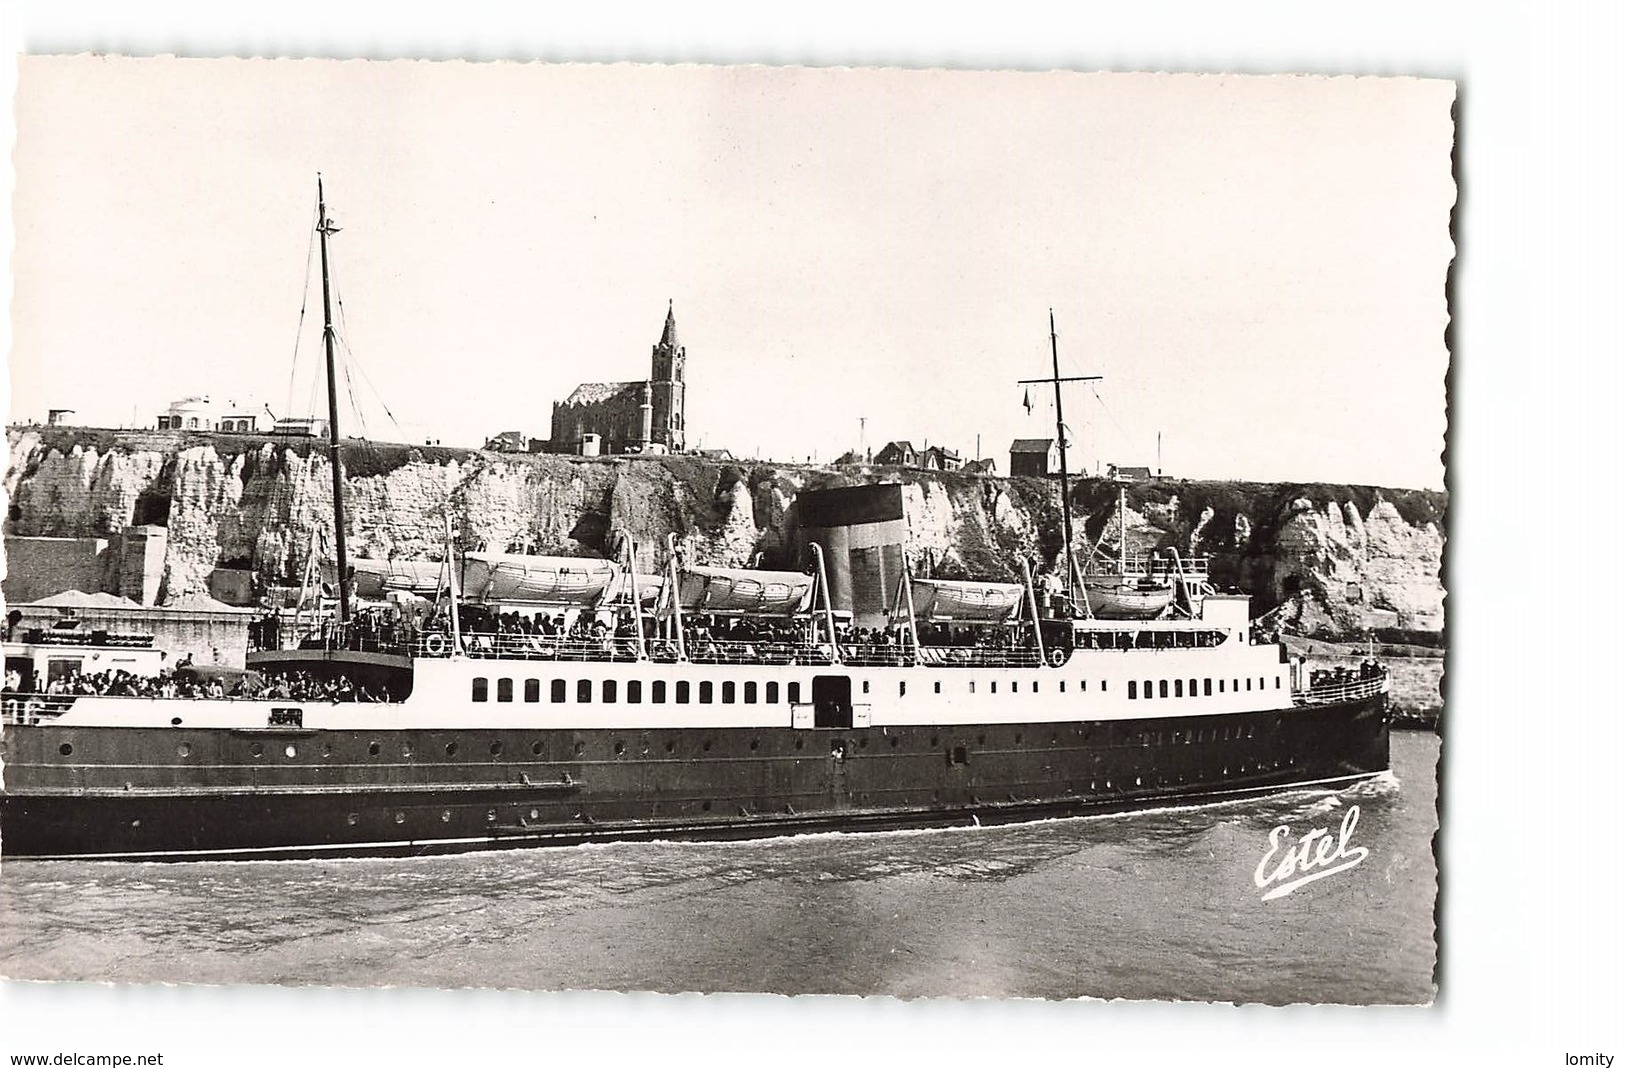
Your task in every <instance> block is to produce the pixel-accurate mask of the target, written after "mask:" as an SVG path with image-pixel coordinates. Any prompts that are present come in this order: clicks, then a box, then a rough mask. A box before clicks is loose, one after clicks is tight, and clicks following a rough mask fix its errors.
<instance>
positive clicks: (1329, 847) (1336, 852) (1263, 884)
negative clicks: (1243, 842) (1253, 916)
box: [1253, 805, 1371, 901]
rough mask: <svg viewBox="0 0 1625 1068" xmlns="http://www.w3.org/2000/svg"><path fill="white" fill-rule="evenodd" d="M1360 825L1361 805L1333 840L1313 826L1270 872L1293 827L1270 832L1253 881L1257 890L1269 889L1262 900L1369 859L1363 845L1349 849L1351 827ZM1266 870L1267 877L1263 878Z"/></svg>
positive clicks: (1346, 818)
mask: <svg viewBox="0 0 1625 1068" xmlns="http://www.w3.org/2000/svg"><path fill="white" fill-rule="evenodd" d="M1359 822H1360V806H1359V805H1353V806H1351V807H1350V808H1349V811H1348V815H1346V816H1344V817H1343V826H1342V827H1341V828H1339V829H1338V832H1337V838H1336V839H1335V840H1334V839H1333V838H1332V836H1331V832H1329V831H1327V830H1326V829H1325V828H1323V827H1316V828H1315V829H1314V830H1312V831H1310V832H1309V833H1308V834H1306V835H1304V836H1303V837H1302V838H1300V839H1298V843H1297V845H1293V846H1287V847H1286V852H1285V853H1284V854H1282V855H1281V857H1280V859H1279V861H1276V863H1275V869H1274V870H1273V871H1269V867H1270V863H1271V862H1272V861H1275V860H1276V854H1277V853H1278V852H1279V851H1280V850H1281V848H1282V846H1281V843H1282V842H1283V841H1285V840H1286V839H1287V838H1290V837H1291V836H1292V828H1291V827H1288V826H1287V825H1286V824H1284V823H1283V824H1281V826H1279V827H1277V828H1275V830H1273V831H1271V832H1270V847H1269V849H1268V850H1267V851H1266V852H1265V853H1264V859H1263V860H1261V861H1259V862H1258V868H1257V870H1255V871H1254V872H1253V882H1254V883H1256V884H1257V885H1258V888H1259V889H1260V890H1268V893H1266V894H1265V895H1264V896H1263V898H1262V899H1261V900H1264V901H1269V900H1271V899H1272V898H1277V897H1285V896H1286V895H1287V894H1290V893H1292V891H1294V890H1296V889H1297V888H1298V887H1300V886H1302V885H1304V884H1305V883H1312V882H1314V881H1315V880H1316V879H1324V878H1325V877H1326V876H1328V875H1336V874H1337V873H1338V872H1340V871H1348V870H1349V869H1350V868H1352V867H1354V866H1355V865H1356V864H1358V863H1360V861H1362V860H1364V859H1365V858H1366V857H1368V856H1370V855H1371V850H1369V849H1367V848H1366V847H1365V846H1353V847H1352V848H1351V847H1350V846H1349V839H1351V838H1353V837H1354V827H1355V825H1356V824H1357V823H1359ZM1266 871H1269V874H1267V875H1266V874H1265V872H1266ZM1294 876H1296V878H1294ZM1271 887H1273V888H1271Z"/></svg>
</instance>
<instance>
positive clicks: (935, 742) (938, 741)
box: [931, 734, 942, 749]
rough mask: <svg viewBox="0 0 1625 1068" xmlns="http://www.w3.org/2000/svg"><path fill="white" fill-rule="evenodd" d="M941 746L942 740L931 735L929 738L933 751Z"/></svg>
mask: <svg viewBox="0 0 1625 1068" xmlns="http://www.w3.org/2000/svg"><path fill="white" fill-rule="evenodd" d="M941 744H942V739H941V738H938V737H937V736H936V735H934V734H933V735H932V736H931V748H932V749H935V748H936V747H937V746H939V745H941Z"/></svg>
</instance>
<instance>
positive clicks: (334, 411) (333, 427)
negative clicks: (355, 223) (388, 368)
mask: <svg viewBox="0 0 1625 1068" xmlns="http://www.w3.org/2000/svg"><path fill="white" fill-rule="evenodd" d="M316 218H317V221H316V232H317V233H318V234H320V235H321V237H322V347H323V348H324V349H325V350H326V352H327V445H328V454H329V459H330V461H331V466H332V468H333V533H334V538H333V541H334V548H335V550H336V551H337V556H338V560H337V564H338V574H339V580H338V589H339V626H340V627H343V626H344V625H345V624H346V623H348V622H349V621H350V590H349V585H350V582H349V579H350V561H349V554H348V553H347V552H346V551H345V545H344V464H343V460H342V458H341V457H340V455H339V392H338V375H337V373H336V372H335V370H334V361H333V296H332V292H331V287H330V286H329V284H328V274H327V238H328V236H329V235H330V234H336V233H338V232H339V228H338V227H337V226H334V225H333V220H332V219H329V218H328V217H327V202H326V200H325V199H324V198H323V195H322V176H321V175H320V174H317V175H316Z"/></svg>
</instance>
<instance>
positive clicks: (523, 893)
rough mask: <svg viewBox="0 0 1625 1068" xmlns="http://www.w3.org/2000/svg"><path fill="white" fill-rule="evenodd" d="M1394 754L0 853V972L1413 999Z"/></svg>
mask: <svg viewBox="0 0 1625 1068" xmlns="http://www.w3.org/2000/svg"><path fill="white" fill-rule="evenodd" d="M1392 751H1393V771H1392V773H1391V774H1389V775H1386V776H1383V777H1381V778H1379V779H1376V780H1371V781H1368V782H1365V783H1362V784H1360V785H1358V786H1355V787H1352V788H1350V789H1347V790H1344V791H1341V792H1338V793H1331V794H1328V793H1326V792H1324V791H1321V792H1302V793H1295V794H1287V795H1279V796H1275V797H1271V798H1267V799H1263V800H1252V801H1246V802H1235V803H1230V804H1223V805H1209V806H1202V807H1195V808H1184V809H1165V810H1158V811H1151V812H1140V813H1133V814H1127V815H1119V816H1111V817H1094V818H1080V819H1063V820H1050V821H1045V822H1040V823H1030V824H1022V825H1016V826H1001V827H968V828H954V829H947V830H935V831H899V832H882V833H865V834H820V835H809V836H803V837H793V838H780V839H772V840H766V841H753V842H727V843H635V844H634V843H622V844H615V845H604V846H581V847H575V848H566V849H540V850H523V851H515V852H496V853H475V854H465V855H461V856H450V857H426V858H419V859H411V860H324V861H280V862H279V861H264V862H250V863H198V864H134V863H81V862H40V861H8V862H6V863H5V864H4V865H3V866H0V975H5V976H7V977H10V978H14V979H68V980H100V981H112V982H124V983H152V982H174V983H211V984H218V983H295V984H307V983H314V984H328V985H342V986H369V985H404V986H420V987H503V988H523V989H534V990H563V989H598V990H652V991H666V992H678V991H707V992H710V991H759V992H771V993H836V994H889V995H896V996H901V997H914V996H989V997H1041V998H1072V997H1101V998H1138V999H1168V998H1181V999H1196V1000H1221V1001H1241V1002H1265V1003H1295V1002H1344V1003H1360V1004H1368V1003H1420V1002H1427V1001H1430V1000H1431V999H1432V998H1433V996H1434V986H1433V982H1434V962H1435V943H1434V933H1435V932H1434V902H1435V897H1436V889H1437V869H1436V867H1435V862H1434V846H1435V842H1434V836H1435V831H1436V830H1437V827H1438V820H1437V805H1436V798H1437V765H1438V755H1439V740H1438V738H1436V737H1435V736H1433V735H1431V734H1423V733H1414V732H1396V733H1395V734H1394V736H1393V746H1392ZM1355 809H1358V811H1357V812H1353V810H1355ZM1351 813H1352V814H1351ZM1279 828H1286V830H1285V831H1280V830H1278V829H1279ZM1317 831H1318V832H1321V833H1319V834H1315V833H1314V832H1317ZM1305 835H1312V837H1310V839H1309V842H1308V848H1307V849H1304V848H1303V847H1302V842H1303V838H1304V836H1305ZM1322 842H1325V843H1326V845H1324V846H1323V845H1321V843H1322ZM1289 853H1291V854H1292V855H1291V856H1290V857H1289V856H1288V854H1289ZM1300 861H1301V863H1300ZM1283 863H1284V864H1285V869H1283ZM1332 869H1337V870H1332ZM1305 875H1317V876H1319V877H1317V878H1313V879H1310V880H1307V881H1302V880H1303V876H1305ZM1288 883H1297V884H1298V885H1296V887H1295V888H1294V889H1292V890H1291V891H1290V892H1288V893H1284V894H1280V895H1279V896H1276V897H1273V898H1270V899H1267V900H1266V899H1265V895H1266V894H1268V893H1270V891H1272V890H1279V889H1280V888H1281V887H1282V886H1284V885H1286V884H1288Z"/></svg>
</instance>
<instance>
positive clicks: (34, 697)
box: [0, 693, 76, 727]
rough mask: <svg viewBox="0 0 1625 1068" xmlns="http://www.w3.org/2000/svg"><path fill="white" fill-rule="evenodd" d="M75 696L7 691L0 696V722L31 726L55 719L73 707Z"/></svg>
mask: <svg viewBox="0 0 1625 1068" xmlns="http://www.w3.org/2000/svg"><path fill="white" fill-rule="evenodd" d="M75 700H76V698H75V697H72V696H69V695H64V694H52V693H8V694H6V695H5V696H4V697H3V698H0V723H4V724H5V725H6V726H8V727H31V726H33V725H34V724H36V723H45V722H48V721H50V720H53V719H55V718H56V717H58V716H60V715H61V714H62V713H64V712H66V711H67V710H68V709H70V708H72V707H73V702H74V701H75Z"/></svg>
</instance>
